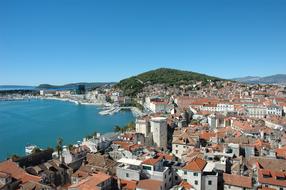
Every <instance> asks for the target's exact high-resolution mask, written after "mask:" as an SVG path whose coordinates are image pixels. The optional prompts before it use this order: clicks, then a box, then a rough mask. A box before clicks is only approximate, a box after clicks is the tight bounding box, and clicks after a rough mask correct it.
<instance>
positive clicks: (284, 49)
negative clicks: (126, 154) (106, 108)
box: [0, 0, 286, 85]
mask: <svg viewBox="0 0 286 190" xmlns="http://www.w3.org/2000/svg"><path fill="white" fill-rule="evenodd" d="M285 10H286V1H285V0H209V1H207V0H173V1H169V0H114V1H111V0H90V1H88V0H18V1H16V0H0V84H25V85H36V84H40V83H51V84H64V83H69V82H80V81H85V82H98V81H118V80H120V79H123V78H125V77H128V76H132V75H135V74H138V73H141V72H143V71H148V70H150V69H155V68H159V67H170V68H177V69H183V70H189V71H196V72H201V73H205V74H209V75H214V76H218V77H223V78H233V77H240V76H247V75H252V76H253V75H254V76H266V75H271V74H277V73H286V11H285Z"/></svg>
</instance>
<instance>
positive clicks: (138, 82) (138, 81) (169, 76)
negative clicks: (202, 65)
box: [116, 68, 223, 96]
mask: <svg viewBox="0 0 286 190" xmlns="http://www.w3.org/2000/svg"><path fill="white" fill-rule="evenodd" d="M209 80H212V81H216V80H223V79H220V78H217V77H212V76H208V75H205V74H200V73H195V72H190V71H181V70H176V69H169V68H160V69H156V70H152V71H148V72H145V73H142V74H139V75H137V76H133V77H130V78H127V79H124V80H121V81H120V82H119V83H118V84H116V87H118V88H120V89H121V90H123V92H124V93H125V94H126V95H129V96H134V95H136V94H137V93H138V92H140V91H141V90H142V88H143V87H145V86H147V85H152V84H167V85H182V84H192V83H194V82H198V81H202V82H208V81H209Z"/></svg>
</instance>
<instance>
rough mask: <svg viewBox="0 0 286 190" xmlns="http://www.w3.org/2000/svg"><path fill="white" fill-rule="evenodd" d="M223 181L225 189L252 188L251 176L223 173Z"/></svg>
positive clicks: (242, 189) (243, 189)
mask: <svg viewBox="0 0 286 190" xmlns="http://www.w3.org/2000/svg"><path fill="white" fill-rule="evenodd" d="M223 181H224V189H225V190H247V189H253V184H252V179H251V177H247V176H241V175H233V174H227V173H224V174H223Z"/></svg>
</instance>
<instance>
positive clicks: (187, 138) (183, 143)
mask: <svg viewBox="0 0 286 190" xmlns="http://www.w3.org/2000/svg"><path fill="white" fill-rule="evenodd" d="M198 141H199V137H198V136H192V135H191V133H190V132H189V131H188V130H187V129H185V130H184V131H183V132H182V133H181V134H180V135H179V136H178V137H173V142H172V153H173V154H174V155H175V156H176V157H178V158H179V159H182V155H183V154H185V153H186V152H187V151H189V152H190V151H192V150H193V149H194V148H195V146H196V144H197V142H198Z"/></svg>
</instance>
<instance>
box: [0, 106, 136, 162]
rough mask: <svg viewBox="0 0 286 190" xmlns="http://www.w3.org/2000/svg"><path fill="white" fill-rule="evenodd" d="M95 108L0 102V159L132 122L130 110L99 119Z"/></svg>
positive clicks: (66, 142) (99, 116) (111, 129)
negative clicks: (59, 139) (30, 148)
mask: <svg viewBox="0 0 286 190" xmlns="http://www.w3.org/2000/svg"><path fill="white" fill-rule="evenodd" d="M99 111H100V108H99V107H97V106H94V105H76V104H73V103H70V102H64V101H57V100H25V101H2V102H1V101H0V160H3V159H6V158H7V157H8V156H11V155H13V154H17V155H24V149H25V146H26V145H27V144H36V145H38V146H40V147H41V148H46V147H54V146H55V144H56V140H57V138H59V137H61V138H63V140H64V144H66V145H68V144H71V143H76V142H77V141H78V140H82V138H83V137H85V136H86V135H89V134H92V133H93V132H95V131H96V132H100V133H106V132H112V131H113V128H114V126H115V125H120V126H124V125H126V124H127V123H129V122H131V121H134V120H135V118H134V116H133V114H132V113H131V112H130V111H122V112H118V113H116V114H114V115H108V116H102V115H100V114H99Z"/></svg>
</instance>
